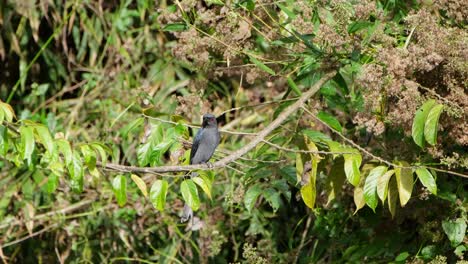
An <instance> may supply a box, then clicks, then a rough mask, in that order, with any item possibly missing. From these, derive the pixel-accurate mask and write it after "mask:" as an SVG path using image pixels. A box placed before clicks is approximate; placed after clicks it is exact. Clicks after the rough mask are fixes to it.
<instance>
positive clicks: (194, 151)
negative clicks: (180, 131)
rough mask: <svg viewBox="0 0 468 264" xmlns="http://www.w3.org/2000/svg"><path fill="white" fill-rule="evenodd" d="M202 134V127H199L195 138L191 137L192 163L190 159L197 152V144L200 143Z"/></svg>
mask: <svg viewBox="0 0 468 264" xmlns="http://www.w3.org/2000/svg"><path fill="white" fill-rule="evenodd" d="M202 134H203V128H200V129H199V130H198V132H197V134H196V135H195V138H194V139H193V143H192V150H191V151H190V164H192V159H193V157H194V156H195V153H197V150H198V146H199V145H200V141H201V138H202Z"/></svg>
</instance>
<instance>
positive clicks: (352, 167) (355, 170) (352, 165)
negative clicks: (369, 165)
mask: <svg viewBox="0 0 468 264" xmlns="http://www.w3.org/2000/svg"><path fill="white" fill-rule="evenodd" d="M342 152H354V153H356V154H343V157H344V160H345V162H344V171H345V174H346V178H347V179H348V181H349V182H350V183H351V184H352V185H354V186H357V185H358V184H359V180H360V177H361V173H360V171H359V167H360V166H361V162H362V156H361V154H359V152H358V151H357V150H355V149H352V148H342Z"/></svg>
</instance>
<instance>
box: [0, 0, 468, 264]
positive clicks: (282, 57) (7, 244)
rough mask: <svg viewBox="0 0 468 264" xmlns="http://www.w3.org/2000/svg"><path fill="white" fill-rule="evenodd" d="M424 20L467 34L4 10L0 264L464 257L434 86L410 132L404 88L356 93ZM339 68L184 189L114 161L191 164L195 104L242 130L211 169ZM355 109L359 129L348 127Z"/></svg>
mask: <svg viewBox="0 0 468 264" xmlns="http://www.w3.org/2000/svg"><path fill="white" fill-rule="evenodd" d="M420 10H429V11H430V12H432V13H431V15H432V16H433V17H435V18H436V19H438V21H440V25H441V27H442V28H444V29H447V31H450V30H455V29H460V28H461V29H464V28H465V24H464V22H463V21H462V22H460V20H459V18H458V16H456V14H455V15H454V13H452V11H453V10H451V9H440V8H439V7H438V6H437V5H435V4H434V3H432V2H431V1H422V2H419V1H410V2H408V1H399V0H393V1H376V2H371V1H350V2H348V1H290V0H286V1H281V2H271V1H266V2H265V1H263V2H257V1H252V0H241V1H233V2H223V1H174V2H171V1H169V2H168V1H161V2H157V1H151V0H137V1H130V0H126V1H116V0H113V1H88V0H75V1H58V0H24V1H14V0H7V1H2V2H0V27H1V29H2V30H1V33H0V60H1V63H0V74H1V78H0V79H1V82H0V98H1V101H0V157H1V159H0V168H1V170H0V193H2V196H1V197H0V234H1V236H0V237H1V238H0V247H1V248H0V249H1V250H0V257H1V258H2V259H3V260H4V261H8V262H19V263H52V262H61V263H63V262H66V263H80V262H91V263H108V262H128V263H130V262H145V263H153V262H154V263H362V262H371V263H380V262H385V263H405V262H409V263H423V262H424V261H426V262H428V261H431V260H432V261H441V260H445V261H447V262H450V263H454V262H456V261H460V262H461V263H462V261H463V259H464V258H465V259H466V255H467V253H466V252H467V247H468V244H467V243H468V241H467V239H466V221H467V209H468V207H467V203H466V201H467V190H468V188H467V181H466V178H463V177H457V176H455V175H453V174H450V173H448V171H447V170H446V168H448V170H450V171H452V172H455V173H457V174H458V175H459V176H460V175H463V173H465V172H466V167H468V166H467V165H466V164H465V163H466V160H468V159H467V158H466V155H467V154H466V149H464V147H466V146H463V144H461V143H459V141H456V140H455V139H454V138H455V136H454V134H453V133H452V132H453V131H455V132H456V130H455V129H453V130H450V129H452V128H453V124H450V123H449V121H447V120H450V119H452V118H453V120H455V121H453V122H460V121H461V122H462V123H463V122H465V124H466V120H465V119H463V117H464V115H466V113H461V114H460V110H459V109H460V108H462V107H458V108H457V107H456V106H457V103H458V104H460V102H457V101H456V100H452V99H451V97H449V96H448V95H447V98H444V96H446V95H445V93H442V92H440V91H439V90H437V87H435V88H433V90H434V91H433V92H432V93H427V94H426V93H423V92H421V93H420V94H417V96H415V97H414V100H413V101H417V102H420V103H421V104H420V105H419V106H418V112H416V111H413V112H411V111H410V110H411V109H408V113H407V114H409V115H411V116H413V117H414V118H411V122H412V123H410V124H408V120H406V119H403V118H402V119H401V120H400V121H401V124H398V125H395V124H394V123H392V120H391V119H390V118H389V117H388V113H389V110H388V109H389V108H391V106H392V103H395V102H396V101H398V99H397V98H401V97H403V96H402V95H401V94H403V93H404V92H406V91H407V90H406V88H407V87H405V85H403V84H402V85H401V87H403V88H402V89H401V90H399V93H400V94H397V95H392V94H391V92H390V89H388V90H386V89H385V88H387V86H385V85H386V84H388V83H391V81H392V78H390V77H388V76H387V77H386V79H385V78H383V79H384V80H382V82H383V83H384V84H383V85H384V86H382V87H381V88H382V90H381V91H378V93H379V94H381V95H382V96H381V98H379V100H377V99H375V100H374V99H373V98H372V97H371V96H370V94H371V92H369V91H368V90H366V88H367V87H363V85H362V82H360V80H359V78H360V76H361V75H362V74H367V72H366V69H367V68H366V66H368V65H379V66H380V64H384V63H386V64H388V65H390V66H392V62H391V61H384V63H382V61H381V60H382V59H381V57H379V56H380V55H381V54H379V53H381V50H380V49H381V48H382V47H391V48H393V49H397V50H400V51H401V50H402V49H406V47H407V46H408V43H409V42H410V41H412V39H411V38H412V34H413V32H412V31H411V30H412V28H411V27H410V26H409V25H408V24H407V21H408V20H409V18H410V17H411V16H414V15H415V13H416V12H418V11H420ZM465 22H466V21H465ZM413 30H414V29H413ZM416 34H417V33H416ZM416 39H417V38H416ZM421 39H422V38H421ZM417 41H420V40H419V39H417ZM416 43H417V44H415V46H417V47H419V46H418V44H419V42H416ZM420 47H423V45H422V44H421V45H420ZM454 49H455V48H454ZM402 57H404V56H402ZM446 59H447V58H446ZM451 59H453V58H452V57H449V58H448V59H447V61H448V62H447V65H455V66H456V65H457V64H456V62H457V60H456V58H455V59H453V60H451ZM388 65H387V66H388ZM390 66H388V67H389V68H390ZM455 66H454V68H453V69H455V70H458V69H459V68H456V67H455ZM450 69H451V70H453V69H452V68H450ZM330 70H337V74H336V76H335V77H334V78H333V79H332V80H330V81H329V82H327V83H326V84H325V85H324V86H323V87H322V88H321V89H320V91H319V92H318V93H317V95H316V99H314V100H310V102H308V103H307V105H306V109H305V110H303V109H300V110H299V111H297V113H295V114H294V115H292V116H290V117H288V120H287V121H288V122H287V123H285V124H283V125H282V126H280V128H278V129H276V130H275V131H273V133H271V134H270V135H268V137H267V141H268V144H266V143H262V144H259V145H258V146H257V147H256V148H255V149H254V150H253V151H251V152H250V153H248V155H246V156H245V157H243V158H242V159H239V160H237V161H236V162H235V163H231V164H230V165H229V166H227V167H225V168H223V169H216V170H210V171H198V172H197V173H198V175H199V177H196V178H193V179H184V176H185V173H164V174H145V173H127V172H122V171H118V170H110V169H109V168H107V169H106V168H105V164H106V163H113V164H124V165H133V166H139V167H154V166H161V165H168V164H171V165H175V164H179V165H180V164H188V157H189V149H190V143H189V142H190V138H191V135H193V134H194V129H196V128H195V127H194V126H192V125H191V124H199V119H200V116H201V115H202V114H203V113H204V112H206V111H211V112H214V113H215V114H217V115H218V121H219V123H220V125H221V126H223V128H224V129H226V130H228V131H235V132H234V133H223V137H222V143H221V145H220V147H219V151H218V152H217V153H216V154H215V158H214V159H220V158H222V157H225V156H226V155H229V153H231V152H232V151H235V150H237V149H239V148H241V147H242V146H244V145H245V144H246V143H247V142H249V140H250V136H251V135H249V133H256V132H258V131H260V130H261V129H262V128H264V127H265V125H266V124H268V123H270V122H271V121H272V120H273V119H274V118H276V117H277V116H278V115H279V114H280V113H281V112H282V111H283V110H284V109H285V108H286V107H288V106H289V105H291V104H292V103H293V102H294V100H295V99H296V97H297V96H301V95H302V93H303V92H304V91H306V90H307V89H308V88H309V87H310V86H312V85H313V84H314V83H315V82H317V81H318V80H319V79H320V78H321V77H322V76H323V75H324V73H326V72H328V71H330ZM388 72H390V70H389V69H388ZM388 72H387V75H388ZM465 72H466V69H465ZM465 72H464V71H463V69H462V70H461V71H456V72H455V73H456V74H454V72H442V73H440V75H438V76H437V78H439V79H440V80H445V79H447V78H453V79H451V80H452V81H453V83H457V78H459V77H458V76H459V75H460V76H464V74H465ZM423 73H424V71H422V70H420V69H415V70H414V71H413V72H412V73H411V74H408V75H409V77H407V79H408V80H411V81H414V82H418V81H419V80H418V75H419V74H423ZM452 74H453V75H452ZM457 74H459V75H457ZM371 77H372V78H369V79H377V80H379V81H380V80H381V76H378V75H377V74H376V75H372V76H371ZM440 80H439V81H440ZM419 82H421V81H419ZM465 83H466V80H465ZM455 86H456V85H454V87H455ZM454 87H452V88H453V89H452V90H455V88H456V87H455V88H454ZM437 92H439V93H440V94H441V95H439V94H437ZM434 93H435V95H433V94H434ZM400 95H401V97H399V96H400ZM430 99H433V100H430ZM435 100H438V102H439V104H436V101H435ZM369 101H371V103H374V108H373V109H371V110H369V109H367V108H366V107H367V106H368V104H369ZM424 102H426V103H425V104H423V103H424ZM421 105H422V106H421ZM454 105H455V106H454ZM426 108H427V109H426ZM462 109H463V108H462ZM414 110H416V109H414ZM444 112H447V113H448V114H449V118H447V119H445V120H442V119H441V121H439V117H440V115H441V114H442V115H443V114H444ZM462 112H463V111H462ZM362 113H365V114H369V115H371V116H372V119H371V118H369V119H366V121H368V122H367V123H365V126H359V125H358V122H355V120H354V119H353V118H354V117H355V116H357V115H359V114H362ZM431 113H432V114H431ZM452 113H453V115H452ZM403 114H404V113H402V116H403ZM460 116H461V119H456V118H457V117H458V118H460ZM315 117H316V118H315ZM376 122H377V123H378V124H380V125H381V126H382V127H383V129H384V130H385V132H384V133H382V134H378V133H377V132H378V129H374V128H375V127H377V125H376ZM405 122H406V123H405ZM439 126H442V127H444V128H445V129H448V130H449V131H452V132H450V133H448V132H446V131H443V132H440V133H439V134H438V133H437V132H438V131H439ZM408 128H410V130H411V131H410V133H409V134H408V133H407V132H408ZM236 131H237V133H236ZM380 132H381V131H380ZM405 132H406V133H405ZM455 132H454V133H455ZM451 133H452V134H451ZM411 137H412V138H413V140H414V142H415V143H416V145H415V144H414V142H413V140H411ZM349 140H352V141H354V142H356V143H357V145H353V144H350V143H349ZM425 142H427V143H429V145H430V146H429V148H425V145H424V144H425ZM438 142H439V144H438ZM275 146H276V147H275ZM278 146H279V148H278ZM359 146H361V147H359ZM317 151H321V153H320V152H317ZM364 151H367V152H371V153H374V154H376V155H378V156H379V157H383V159H380V160H379V159H375V156H369V155H368V154H367V155H366V153H365V152H364ZM439 153H442V154H440V155H439ZM453 153H455V154H453ZM448 154H450V155H452V154H453V155H452V156H449V155H448ZM383 161H387V163H385V162H383ZM464 162H465V163H464ZM410 164H411V165H412V166H416V167H413V168H414V169H413V170H412V169H409V168H408V167H409V166H410ZM395 165H399V166H402V167H398V166H395ZM440 165H447V166H448V167H447V166H442V167H439V166H440ZM419 166H420V167H419ZM431 167H434V168H436V167H437V168H442V169H438V170H437V169H436V170H434V169H431ZM184 201H185V202H186V203H187V204H189V205H190V206H191V207H192V208H193V209H194V210H196V213H195V215H196V217H195V218H194V219H193V221H190V222H189V224H181V223H180V222H179V215H180V212H181V210H182V207H183V202H184ZM398 201H399V203H398ZM397 204H399V205H400V206H397ZM366 205H367V206H366ZM197 209H198V210H197ZM434 263H436V262H434ZM437 263H439V262H437Z"/></svg>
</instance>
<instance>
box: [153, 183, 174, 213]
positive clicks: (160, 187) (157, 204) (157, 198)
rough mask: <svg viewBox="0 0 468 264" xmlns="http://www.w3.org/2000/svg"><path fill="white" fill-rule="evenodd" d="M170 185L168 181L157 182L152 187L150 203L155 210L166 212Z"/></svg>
mask: <svg viewBox="0 0 468 264" xmlns="http://www.w3.org/2000/svg"><path fill="white" fill-rule="evenodd" d="M168 186H169V184H168V183H167V181H166V180H156V181H154V183H153V185H152V186H151V190H150V193H149V197H150V201H151V203H152V204H153V206H154V208H156V209H157V210H159V211H163V210H164V206H165V204H166V195H167V189H168Z"/></svg>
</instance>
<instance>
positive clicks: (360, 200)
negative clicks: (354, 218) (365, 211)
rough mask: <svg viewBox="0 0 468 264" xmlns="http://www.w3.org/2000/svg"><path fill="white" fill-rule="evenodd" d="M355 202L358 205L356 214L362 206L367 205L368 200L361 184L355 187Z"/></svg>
mask: <svg viewBox="0 0 468 264" xmlns="http://www.w3.org/2000/svg"><path fill="white" fill-rule="evenodd" d="M353 198H354V204H355V205H356V210H355V211H354V214H356V213H357V212H358V211H359V210H360V209H361V208H363V207H364V205H366V201H365V200H364V190H363V189H362V187H361V186H358V187H356V188H354V196H353Z"/></svg>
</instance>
